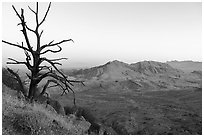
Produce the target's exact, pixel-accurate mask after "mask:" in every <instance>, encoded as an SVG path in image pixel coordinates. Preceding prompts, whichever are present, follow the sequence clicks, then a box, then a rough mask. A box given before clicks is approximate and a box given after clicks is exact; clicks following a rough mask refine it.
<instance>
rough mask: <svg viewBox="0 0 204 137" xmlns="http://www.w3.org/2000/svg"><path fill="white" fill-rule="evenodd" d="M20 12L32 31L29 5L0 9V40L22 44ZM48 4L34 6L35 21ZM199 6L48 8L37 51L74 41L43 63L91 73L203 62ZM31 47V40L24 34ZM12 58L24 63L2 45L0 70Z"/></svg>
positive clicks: (116, 4) (105, 4)
mask: <svg viewBox="0 0 204 137" xmlns="http://www.w3.org/2000/svg"><path fill="white" fill-rule="evenodd" d="M12 5H14V6H15V7H16V9H17V10H18V11H20V8H24V9H25V18H26V22H27V24H28V25H29V26H30V27H31V28H32V27H35V16H34V14H33V13H32V12H31V11H30V10H29V9H28V7H27V6H28V5H29V6H30V7H32V8H33V9H35V3H22V2H21V3H9V2H3V3H2V39H3V40H6V41H10V42H13V43H17V42H19V43H21V42H22V41H24V39H23V35H22V33H21V32H20V29H21V26H17V24H18V23H19V19H18V17H17V16H16V14H15V13H14V11H13V9H12V7H11V6H12ZM47 6H48V3H39V12H40V19H42V18H43V16H44V14H45V11H46V8H47ZM201 14H202V4H201V3H199V2H195V3H193V2H181V3H180V2H175V3H171V2H164V3H162V2H153V3H151V2H145V3H142V2H133V3H131V2H97V3H93V2H92V3H91V2H85V3H82V2H78V3H71V2H53V3H52V5H51V8H50V11H49V13H48V16H47V18H46V21H45V22H44V24H43V25H42V27H41V28H40V29H42V30H44V33H43V36H42V43H41V44H42V45H43V44H46V43H49V42H50V41H52V40H55V42H58V41H61V40H63V39H70V38H71V39H73V40H74V43H72V42H67V43H64V44H62V45H61V47H62V52H60V53H58V54H47V57H50V58H58V57H67V58H68V60H67V61H62V63H63V64H64V67H70V68H73V67H74V68H75V67H92V66H97V65H101V64H104V63H107V62H108V61H112V60H119V61H123V62H126V63H135V62H138V61H144V60H154V61H160V62H166V61H170V60H179V61H182V60H193V61H202V44H201V42H202V38H201V36H202V15H201ZM29 36H30V39H31V41H32V42H31V43H32V45H34V47H35V41H36V40H35V36H34V35H32V33H31V34H29ZM8 57H12V58H16V59H18V60H22V61H23V60H24V59H25V57H24V53H23V51H22V50H21V49H18V48H15V47H12V46H10V45H6V44H3V43H2V60H3V65H5V62H6V61H8V60H7V58H8Z"/></svg>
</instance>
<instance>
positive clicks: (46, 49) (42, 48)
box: [2, 2, 83, 104]
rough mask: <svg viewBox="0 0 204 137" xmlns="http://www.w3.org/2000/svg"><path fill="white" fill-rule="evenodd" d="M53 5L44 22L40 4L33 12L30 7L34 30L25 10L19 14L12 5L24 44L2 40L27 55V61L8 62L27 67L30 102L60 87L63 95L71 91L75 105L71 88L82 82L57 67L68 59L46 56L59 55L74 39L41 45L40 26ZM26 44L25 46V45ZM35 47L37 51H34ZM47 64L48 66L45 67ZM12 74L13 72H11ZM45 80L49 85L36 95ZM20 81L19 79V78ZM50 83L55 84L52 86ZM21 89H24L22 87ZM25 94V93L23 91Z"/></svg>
mask: <svg viewBox="0 0 204 137" xmlns="http://www.w3.org/2000/svg"><path fill="white" fill-rule="evenodd" d="M50 7H51V3H49V5H48V8H47V10H46V12H45V15H44V17H43V19H42V20H40V19H39V12H38V2H37V3H36V10H33V9H32V8H31V7H29V6H28V8H29V9H30V11H31V12H32V13H33V14H34V15H35V22H36V27H35V28H34V29H32V28H30V27H29V26H28V25H27V22H26V21H27V20H25V17H24V9H22V8H21V12H18V11H17V10H16V8H15V7H14V6H13V5H12V8H13V10H14V11H15V13H16V15H17V17H18V18H19V19H20V23H19V24H18V25H21V27H22V30H21V32H22V33H23V36H24V40H25V41H24V42H21V44H15V43H12V42H8V41H5V40H2V42H3V43H6V44H8V45H11V46H14V47H17V48H19V49H21V50H24V53H25V57H26V58H25V61H17V60H15V59H13V58H8V59H9V60H10V61H9V62H7V64H17V65H19V64H23V65H25V66H26V67H27V69H28V70H29V71H30V74H27V76H28V78H29V79H30V84H29V90H28V94H27V95H26V98H28V99H29V101H31V102H32V101H33V99H34V98H37V97H38V96H42V95H44V94H46V89H47V88H48V87H56V86H58V87H60V88H61V89H62V95H63V94H66V93H67V92H69V91H71V92H73V95H74V104H75V93H74V91H73V89H72V87H71V86H73V83H75V82H77V83H82V84H83V82H82V81H76V80H69V79H68V76H66V75H65V74H64V73H63V72H62V71H61V70H60V69H58V67H57V65H62V64H61V63H60V62H59V61H61V60H67V58H56V59H48V58H47V57H45V56H44V55H45V54H46V53H53V54H55V53H59V52H60V51H61V50H62V48H61V46H60V45H61V44H62V43H65V42H69V41H71V42H74V41H73V40H72V39H65V40H62V41H59V42H54V40H52V41H51V42H49V43H47V44H44V45H42V44H41V36H42V34H43V30H41V31H40V30H39V29H40V26H41V25H42V24H43V23H44V22H45V19H46V17H47V15H48V12H49V10H50ZM28 32H30V33H32V34H34V35H35V36H36V40H37V41H36V45H32V44H31V42H30V39H29V37H28ZM24 43H25V44H24ZM34 47H35V49H34ZM53 47H57V48H58V50H53V49H52V48H53ZM44 63H46V65H44ZM10 72H11V73H12V71H10ZM13 74H14V75H15V76H16V77H18V76H17V75H16V74H15V73H13ZM45 78H49V80H47V83H46V84H45V85H44V87H43V89H42V91H41V92H40V94H39V95H36V90H37V87H38V84H39V83H40V82H41V81H42V80H43V79H45ZM17 79H18V78H17ZM50 83H53V84H52V85H50ZM19 84H22V82H19ZM20 87H23V85H21V86H20ZM22 92H25V91H22Z"/></svg>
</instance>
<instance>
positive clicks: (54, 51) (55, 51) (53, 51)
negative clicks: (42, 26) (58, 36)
mask: <svg viewBox="0 0 204 137" xmlns="http://www.w3.org/2000/svg"><path fill="white" fill-rule="evenodd" d="M57 47H58V48H59V50H51V49H48V50H46V51H44V52H42V53H40V54H41V55H42V54H45V53H47V52H52V53H58V52H60V51H61V50H62V48H61V47H60V46H58V45H57Z"/></svg>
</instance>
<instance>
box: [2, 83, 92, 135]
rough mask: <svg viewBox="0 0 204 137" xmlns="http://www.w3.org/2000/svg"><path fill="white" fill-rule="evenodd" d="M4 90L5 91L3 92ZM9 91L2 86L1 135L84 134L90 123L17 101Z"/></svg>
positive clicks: (49, 108) (40, 106)
mask: <svg viewBox="0 0 204 137" xmlns="http://www.w3.org/2000/svg"><path fill="white" fill-rule="evenodd" d="M5 90H6V91H5ZM14 92H15V91H12V90H11V89H9V88H7V87H5V86H3V96H2V102H3V104H2V134H3V135H25V134H28V135H68V134H85V133H86V131H87V130H88V128H89V126H90V123H88V122H86V121H85V120H84V119H83V120H76V119H75V117H74V116H69V117H68V116H62V115H58V114H57V113H56V112H55V111H54V109H53V108H52V107H48V108H46V107H45V105H42V104H37V103H35V104H34V105H31V104H28V103H25V102H24V101H23V100H19V99H18V98H16V97H15V96H14V95H11V94H8V93H14Z"/></svg>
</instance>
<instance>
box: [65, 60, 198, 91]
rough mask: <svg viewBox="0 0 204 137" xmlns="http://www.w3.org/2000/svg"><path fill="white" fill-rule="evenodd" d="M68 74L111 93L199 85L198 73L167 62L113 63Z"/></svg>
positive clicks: (115, 61)
mask: <svg viewBox="0 0 204 137" xmlns="http://www.w3.org/2000/svg"><path fill="white" fill-rule="evenodd" d="M69 75H71V76H73V77H75V78H78V79H84V80H85V81H86V82H87V84H88V85H93V86H97V85H98V86H99V87H103V88H107V89H108V90H115V91H120V90H124V91H131V90H134V91H135V90H157V89H180V88H189V87H201V85H202V84H201V83H202V76H201V73H200V72H199V71H194V72H193V73H185V72H184V71H182V70H180V69H176V68H174V67H172V66H171V65H169V64H167V63H161V62H155V61H142V62H137V63H133V64H127V63H124V62H121V61H117V60H114V61H111V62H108V63H106V64H104V65H101V66H96V67H93V68H89V69H81V70H75V71H73V72H71V73H69ZM131 87H132V88H131ZM95 88H97V87H95Z"/></svg>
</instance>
